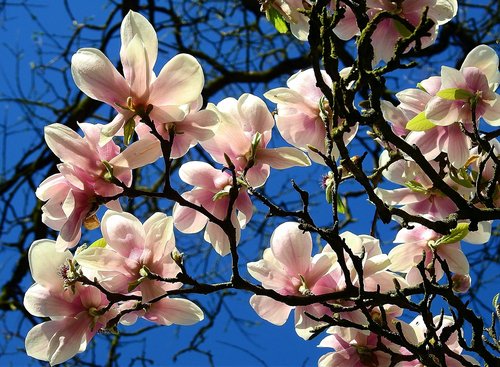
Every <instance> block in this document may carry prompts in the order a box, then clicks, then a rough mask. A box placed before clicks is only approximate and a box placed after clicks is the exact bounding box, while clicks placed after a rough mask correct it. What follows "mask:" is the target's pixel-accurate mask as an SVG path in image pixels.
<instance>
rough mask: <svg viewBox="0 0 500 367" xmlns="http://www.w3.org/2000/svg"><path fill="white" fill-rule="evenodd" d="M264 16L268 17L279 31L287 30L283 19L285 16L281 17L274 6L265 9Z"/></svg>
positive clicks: (285, 31) (284, 31)
mask: <svg viewBox="0 0 500 367" xmlns="http://www.w3.org/2000/svg"><path fill="white" fill-rule="evenodd" d="M266 18H267V19H269V21H270V22H271V23H272V25H273V26H274V28H276V30H277V31H278V32H279V33H287V32H288V25H287V23H286V21H285V18H283V15H281V14H280V13H279V12H278V11H277V10H276V9H275V8H273V7H270V8H269V9H268V10H267V11H266Z"/></svg>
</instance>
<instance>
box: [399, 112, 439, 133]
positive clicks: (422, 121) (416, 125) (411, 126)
mask: <svg viewBox="0 0 500 367" xmlns="http://www.w3.org/2000/svg"><path fill="white" fill-rule="evenodd" d="M433 127H436V125H434V124H433V123H432V122H431V121H430V120H428V119H427V118H426V117H425V111H424V112H420V113H419V114H418V115H417V116H415V117H414V118H412V119H411V120H410V121H408V123H407V124H406V129H407V130H411V131H426V130H429V129H432V128H433Z"/></svg>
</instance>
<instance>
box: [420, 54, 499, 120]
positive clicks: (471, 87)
mask: <svg viewBox="0 0 500 367" xmlns="http://www.w3.org/2000/svg"><path fill="white" fill-rule="evenodd" d="M499 82H500V73H499V71H498V55H497V53H496V52H495V50H493V49H492V48H491V47H489V46H486V45H479V46H477V47H476V48H474V49H473V50H472V51H471V52H469V54H468V55H467V57H466V58H465V60H464V62H463V63H462V66H461V68H460V70H456V69H453V68H450V67H447V66H443V67H442V68H441V89H440V91H439V92H437V94H436V96H434V97H433V98H431V99H430V100H429V102H428V103H427V106H426V108H425V117H426V118H427V119H429V120H430V121H432V122H433V123H434V124H436V125H440V126H449V125H451V124H454V123H456V122H459V121H460V122H463V123H472V109H474V110H475V115H476V119H479V118H480V117H482V118H483V119H484V120H485V121H486V122H487V123H488V124H490V125H492V126H499V125H500V95H498V94H497V93H495V90H496V88H497V87H498V83H499Z"/></svg>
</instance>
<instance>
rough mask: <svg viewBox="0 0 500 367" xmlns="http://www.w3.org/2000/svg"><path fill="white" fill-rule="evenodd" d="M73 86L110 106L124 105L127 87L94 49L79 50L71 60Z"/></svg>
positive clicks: (100, 53)
mask: <svg viewBox="0 0 500 367" xmlns="http://www.w3.org/2000/svg"><path fill="white" fill-rule="evenodd" d="M71 74H72V75H73V80H74V81H75V84H76V85H77V86H78V88H80V90H81V91H82V92H83V93H85V94H86V95H87V96H89V97H90V98H93V99H97V100H98V101H102V102H105V103H107V104H109V105H110V106H113V107H116V104H120V105H126V102H127V97H128V96H129V86H128V84H127V82H126V81H125V79H124V78H123V76H121V75H120V74H119V73H118V71H117V70H116V68H115V67H114V66H113V64H111V62H110V61H109V59H108V58H107V57H106V56H105V55H104V54H103V53H102V52H101V51H99V50H97V49H95V48H81V49H79V50H78V51H77V52H76V54H74V55H73V57H72V58H71Z"/></svg>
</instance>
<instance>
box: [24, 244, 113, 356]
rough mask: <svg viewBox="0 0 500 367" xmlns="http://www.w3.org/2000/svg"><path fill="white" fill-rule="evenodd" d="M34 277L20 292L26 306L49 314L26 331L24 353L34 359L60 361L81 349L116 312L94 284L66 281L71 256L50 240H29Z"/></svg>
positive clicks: (82, 349) (45, 314)
mask: <svg viewBox="0 0 500 367" xmlns="http://www.w3.org/2000/svg"><path fill="white" fill-rule="evenodd" d="M28 260H29V264H30V270H31V275H32V276H33V279H34V280H35V284H33V285H32V286H31V287H30V288H29V289H28V290H27V292H26V294H25V296H24V306H25V307H26V310H27V311H28V312H29V313H31V314H32V315H34V316H37V317H49V318H50V319H51V320H49V321H45V322H43V323H41V324H39V325H36V326H35V327H33V328H32V329H31V330H30V331H29V332H28V334H27V335H26V340H25V344H26V353H27V354H28V355H29V356H31V357H33V358H36V359H40V360H43V361H48V362H49V363H50V364H51V365H55V364H60V363H63V362H65V361H66V360H68V359H70V358H72V357H73V356H75V355H76V354H77V353H80V352H83V351H84V350H85V349H86V347H87V344H88V343H89V342H90V340H91V339H92V338H93V337H94V335H95V334H96V333H97V332H98V331H99V330H100V329H101V328H103V327H104V326H105V325H106V323H107V321H108V320H110V319H111V318H112V317H113V316H115V315H116V310H115V309H114V308H111V309H110V310H105V308H106V307H107V306H108V300H107V298H106V296H105V295H104V294H103V293H101V291H99V290H98V289H97V288H95V287H91V286H84V285H81V284H80V283H77V284H73V285H72V286H71V285H69V284H68V281H69V280H70V278H71V277H72V276H74V274H71V271H72V265H71V264H72V261H73V256H72V255H71V253H70V252H69V251H68V250H66V251H63V252H60V251H58V250H57V249H56V244H55V242H54V241H51V240H38V241H35V242H33V244H32V245H31V247H30V249H29V252H28Z"/></svg>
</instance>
